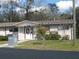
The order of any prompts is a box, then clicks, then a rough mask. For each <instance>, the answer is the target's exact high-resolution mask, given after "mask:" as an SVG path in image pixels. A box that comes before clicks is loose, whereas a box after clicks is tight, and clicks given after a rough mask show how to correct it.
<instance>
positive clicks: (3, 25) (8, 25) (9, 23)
mask: <svg viewBox="0 0 79 59" xmlns="http://www.w3.org/2000/svg"><path fill="white" fill-rule="evenodd" d="M16 23H17V22H5V23H0V27H10V26H15V24H16Z"/></svg>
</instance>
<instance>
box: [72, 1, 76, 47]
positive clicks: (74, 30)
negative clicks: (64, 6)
mask: <svg viewBox="0 0 79 59" xmlns="http://www.w3.org/2000/svg"><path fill="white" fill-rule="evenodd" d="M73 21H74V24H73V44H72V45H73V46H75V40H76V11H75V0H73Z"/></svg>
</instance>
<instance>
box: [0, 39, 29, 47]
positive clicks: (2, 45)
mask: <svg viewBox="0 0 79 59" xmlns="http://www.w3.org/2000/svg"><path fill="white" fill-rule="evenodd" d="M25 41H29V40H24V41H18V42H17V44H19V43H23V42H25ZM2 47H9V48H14V46H9V45H8V43H5V44H1V45H0V48H2Z"/></svg>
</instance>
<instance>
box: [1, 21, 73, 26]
mask: <svg viewBox="0 0 79 59" xmlns="http://www.w3.org/2000/svg"><path fill="white" fill-rule="evenodd" d="M73 23H74V22H73V20H41V21H28V20H24V21H21V22H5V23H0V27H9V26H16V27H23V26H36V25H39V24H41V25H49V24H52V25H53V24H73Z"/></svg>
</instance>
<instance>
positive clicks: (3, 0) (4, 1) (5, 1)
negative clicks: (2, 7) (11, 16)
mask: <svg viewBox="0 0 79 59" xmlns="http://www.w3.org/2000/svg"><path fill="white" fill-rule="evenodd" d="M9 1H11V0H1V1H0V3H7V2H9ZM12 1H17V0H12Z"/></svg>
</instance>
